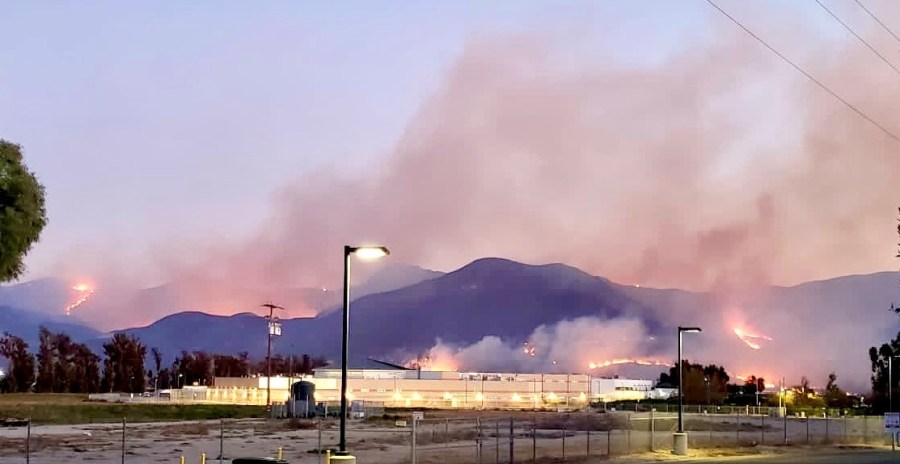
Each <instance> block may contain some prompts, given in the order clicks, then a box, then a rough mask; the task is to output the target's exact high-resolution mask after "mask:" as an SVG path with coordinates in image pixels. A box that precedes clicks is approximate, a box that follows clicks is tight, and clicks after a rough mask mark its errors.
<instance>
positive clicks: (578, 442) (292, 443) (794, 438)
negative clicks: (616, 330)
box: [0, 411, 884, 464]
mask: <svg viewBox="0 0 900 464" xmlns="http://www.w3.org/2000/svg"><path fill="white" fill-rule="evenodd" d="M425 417H426V420H424V421H422V422H419V423H417V426H416V448H417V455H418V462H419V463H421V464H429V463H434V464H456V463H460V464H462V463H467V464H468V463H473V462H481V463H495V462H509V460H510V459H509V454H510V452H512V453H513V457H514V460H515V461H516V462H531V461H532V456H535V458H537V462H547V463H549V462H561V460H562V459H565V460H566V461H568V462H585V459H586V458H587V457H588V456H590V457H592V460H593V458H601V457H605V456H606V455H607V454H610V455H612V456H614V457H623V456H628V455H630V456H636V455H641V454H645V453H650V452H651V450H655V451H656V453H651V454H650V455H651V456H661V454H660V453H662V454H667V450H669V449H671V446H672V433H671V432H672V430H674V420H673V416H672V415H670V414H668V415H660V416H656V417H654V423H653V427H652V429H653V431H654V433H651V431H650V429H651V427H650V421H649V416H647V415H636V414H627V413H613V414H597V413H569V414H557V413H546V412H540V413H534V412H512V411H484V412H477V413H476V412H473V411H427V412H425ZM404 418H405V417H404V416H400V415H398V416H396V417H393V416H388V417H383V418H370V419H366V420H352V421H350V422H349V424H348V448H349V449H350V450H351V451H352V452H353V453H354V454H355V455H356V456H357V457H358V458H359V461H360V462H368V463H383V464H393V463H398V464H399V463H408V462H409V461H410V452H411V448H412V431H411V428H410V422H409V421H407V424H406V426H401V425H397V424H396V423H395V420H397V419H400V420H402V419H404ZM510 419H512V424H510ZM535 421H536V423H537V427H536V428H533V424H534V423H535ZM787 424H788V439H789V442H790V443H791V444H793V445H803V446H805V445H806V443H805V442H806V431H807V426H808V430H809V437H810V439H809V441H810V444H811V445H819V444H823V443H852V444H868V445H871V446H883V445H884V437H883V436H882V434H881V433H880V429H879V426H880V423H878V422H877V421H876V420H875V418H873V419H871V420H869V421H868V422H861V421H859V420H840V419H838V420H832V421H830V422H828V423H826V422H825V421H823V420H810V421H805V420H800V419H797V420H791V421H788V423H787ZM223 425H224V427H223ZM686 425H687V427H688V429H689V430H691V432H690V435H689V436H690V440H691V443H692V444H691V446H692V447H694V448H697V449H699V448H701V447H702V448H712V449H714V450H718V451H717V452H725V451H726V450H730V449H734V448H737V447H738V445H740V447H743V448H744V450H745V451H744V452H746V451H748V450H749V452H759V450H760V449H762V447H761V446H760V445H761V444H763V443H764V444H765V445H768V446H772V445H777V446H781V445H783V440H784V428H783V425H784V422H783V421H781V420H773V419H768V422H765V419H763V418H761V417H753V418H748V417H743V418H736V417H728V416H702V415H687V416H686ZM864 432H865V433H868V435H866V436H864V435H865V433H864ZM25 435H26V430H25V429H24V428H8V429H0V464H3V463H22V462H24V458H25V455H26V449H25ZM31 436H32V437H31V444H30V453H31V462H34V463H44V462H97V463H110V464H111V463H120V462H122V426H121V424H87V425H44V426H33V427H32V430H31ZM220 437H221V440H220ZM510 437H512V439H511V438H510ZM337 442H338V425H337V421H334V420H331V421H325V422H316V421H288V420H269V421H266V420H259V419H240V420H225V421H224V422H222V421H190V422H188V421H186V422H168V423H141V424H133V425H128V426H127V427H126V429H125V462H127V463H134V464H144V463H161V462H171V463H177V462H178V459H179V457H181V456H184V457H185V460H186V462H188V463H197V462H200V454H201V453H206V455H207V458H208V462H210V463H217V462H219V461H218V459H219V449H220V446H222V449H223V451H224V459H225V462H228V460H230V459H232V458H234V457H241V456H256V457H262V456H271V457H274V456H275V455H276V454H277V453H278V449H279V447H280V448H282V452H283V456H284V459H285V460H287V461H288V462H290V463H302V464H313V463H317V462H320V461H319V456H318V454H317V450H318V449H319V448H320V447H321V448H334V447H336V444H337ZM728 452H732V451H728Z"/></svg>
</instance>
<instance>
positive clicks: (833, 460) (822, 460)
mask: <svg viewBox="0 0 900 464" xmlns="http://www.w3.org/2000/svg"><path fill="white" fill-rule="evenodd" d="M677 462H679V463H681V464H701V463H702V464H708V463H710V462H716V463H731V464H748V463H761V464H845V463H848V464H849V463H852V464H883V463H884V464H886V463H892V464H896V463H900V450H898V451H897V452H891V451H862V450H860V451H840V452H834V453H815V454H811V455H805V454H801V453H790V454H784V455H780V456H766V457H763V456H741V457H722V458H708V459H702V460H685V461H682V460H679V461H677Z"/></svg>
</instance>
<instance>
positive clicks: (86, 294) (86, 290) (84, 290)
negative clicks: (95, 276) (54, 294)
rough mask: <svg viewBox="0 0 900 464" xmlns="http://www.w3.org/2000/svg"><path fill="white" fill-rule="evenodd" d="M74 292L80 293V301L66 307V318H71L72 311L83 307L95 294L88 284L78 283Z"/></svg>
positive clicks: (74, 287)
mask: <svg viewBox="0 0 900 464" xmlns="http://www.w3.org/2000/svg"><path fill="white" fill-rule="evenodd" d="M72 290H75V291H76V292H78V299H76V300H75V301H74V302H72V303H71V304H69V305H68V306H66V316H71V315H72V311H73V310H74V309H76V308H78V307H79V306H81V305H83V304H84V303H85V302H86V301H87V300H88V299H89V298H90V297H91V295H93V294H94V289H93V288H92V287H91V286H90V285H88V284H86V283H77V284H75V285H74V286H72Z"/></svg>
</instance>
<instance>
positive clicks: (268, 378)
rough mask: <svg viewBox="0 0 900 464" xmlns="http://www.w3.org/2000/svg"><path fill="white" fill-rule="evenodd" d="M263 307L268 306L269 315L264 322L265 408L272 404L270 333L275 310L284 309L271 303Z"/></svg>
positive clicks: (273, 328) (271, 333)
mask: <svg viewBox="0 0 900 464" xmlns="http://www.w3.org/2000/svg"><path fill="white" fill-rule="evenodd" d="M262 307H263V308H269V315H268V316H266V320H267V321H268V323H267V324H266V333H267V334H268V343H266V408H269V407H271V405H272V335H274V333H273V332H274V331H275V324H276V322H275V310H276V309H284V308H282V307H281V306H278V305H274V304H272V303H266V304H264V305H262Z"/></svg>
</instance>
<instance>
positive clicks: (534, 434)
mask: <svg viewBox="0 0 900 464" xmlns="http://www.w3.org/2000/svg"><path fill="white" fill-rule="evenodd" d="M536 461H537V416H535V418H534V422H532V425H531V462H536Z"/></svg>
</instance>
